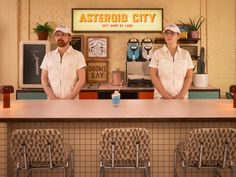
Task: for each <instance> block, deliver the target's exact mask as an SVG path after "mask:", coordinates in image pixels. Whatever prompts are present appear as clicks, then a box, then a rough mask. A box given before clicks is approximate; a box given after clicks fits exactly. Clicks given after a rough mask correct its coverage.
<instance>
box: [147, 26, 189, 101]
mask: <svg viewBox="0 0 236 177" xmlns="http://www.w3.org/2000/svg"><path fill="white" fill-rule="evenodd" d="M163 33H164V37H165V41H166V45H164V46H163V47H162V48H160V49H158V50H156V51H155V52H154V54H153V58H152V60H151V62H150V64H149V75H150V78H151V80H152V83H153V85H154V87H155V93H154V97H155V98H164V99H183V98H188V89H189V87H190V86H191V84H192V77H193V63H192V59H191V56H190V54H189V52H188V51H187V50H184V49H182V48H180V47H179V45H178V40H179V33H180V30H179V28H178V26H176V25H175V24H171V25H168V26H167V27H166V28H165V29H164V31H163Z"/></svg>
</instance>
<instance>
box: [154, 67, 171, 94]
mask: <svg viewBox="0 0 236 177" xmlns="http://www.w3.org/2000/svg"><path fill="white" fill-rule="evenodd" d="M149 75H150V78H151V80H152V83H153V86H154V87H155V88H156V89H157V90H158V92H159V93H160V94H161V95H162V97H163V98H165V99H171V98H173V97H172V96H171V95H170V94H169V93H168V92H167V91H166V90H165V88H164V87H163V85H162V83H161V81H160V79H159V77H158V69H156V68H152V67H149Z"/></svg>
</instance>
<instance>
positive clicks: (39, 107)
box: [0, 99, 236, 122]
mask: <svg viewBox="0 0 236 177" xmlns="http://www.w3.org/2000/svg"><path fill="white" fill-rule="evenodd" d="M0 106H1V107H0V121H1V122H8V121H23V120H25V121H58V120H59V121H73V120H86V121H91V120H93V121H94V120H98V121H99V120H115V121H119V120H122V121H123V120H132V121H139V120H142V121H143V120H145V121H151V120H155V121H156V120H157V121H158V120H169V121H171V120H182V121H188V120H197V121H198V120H207V121H217V120H226V119H227V120H230V121H236V108H233V103H232V100H223V99H219V100H217V99H216V100H155V99H154V100H121V103H120V105H119V106H118V107H114V106H113V105H112V103H111V100H16V101H12V102H11V108H6V109H3V108H2V102H0Z"/></svg>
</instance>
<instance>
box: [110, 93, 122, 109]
mask: <svg viewBox="0 0 236 177" xmlns="http://www.w3.org/2000/svg"><path fill="white" fill-rule="evenodd" d="M111 100H112V104H113V105H114V106H118V105H119V103H120V93H119V92H115V93H113V94H112V95H111Z"/></svg>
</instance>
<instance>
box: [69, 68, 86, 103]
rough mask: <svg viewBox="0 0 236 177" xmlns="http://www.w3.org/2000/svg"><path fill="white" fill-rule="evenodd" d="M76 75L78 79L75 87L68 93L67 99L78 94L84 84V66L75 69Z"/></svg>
mask: <svg viewBox="0 0 236 177" xmlns="http://www.w3.org/2000/svg"><path fill="white" fill-rule="evenodd" d="M77 76H78V78H79V80H78V81H77V82H76V84H75V87H74V88H73V90H72V92H71V94H70V95H69V97H68V98H67V99H74V98H75V97H76V96H77V95H78V94H79V92H80V90H81V89H82V87H83V86H84V84H85V82H86V72H85V67H84V68H81V69H79V70H77Z"/></svg>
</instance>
